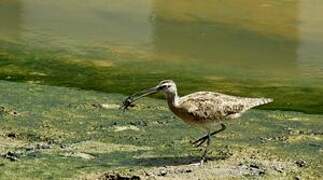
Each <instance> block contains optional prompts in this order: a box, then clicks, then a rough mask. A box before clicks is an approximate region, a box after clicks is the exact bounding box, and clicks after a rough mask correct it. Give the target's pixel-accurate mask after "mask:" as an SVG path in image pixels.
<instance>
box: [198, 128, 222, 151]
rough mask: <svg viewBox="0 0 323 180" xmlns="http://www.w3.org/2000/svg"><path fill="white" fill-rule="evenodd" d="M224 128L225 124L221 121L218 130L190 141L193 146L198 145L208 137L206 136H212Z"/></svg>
mask: <svg viewBox="0 0 323 180" xmlns="http://www.w3.org/2000/svg"><path fill="white" fill-rule="evenodd" d="M225 129H226V126H225V125H224V124H222V123H221V129H219V130H216V131H214V132H212V133H208V134H207V135H205V136H203V137H201V138H199V139H198V140H196V141H194V142H192V144H194V145H195V147H200V146H201V145H202V144H203V143H204V142H205V141H206V140H207V139H208V136H214V135H215V134H217V133H219V132H221V131H224V130H225Z"/></svg>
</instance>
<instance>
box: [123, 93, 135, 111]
mask: <svg viewBox="0 0 323 180" xmlns="http://www.w3.org/2000/svg"><path fill="white" fill-rule="evenodd" d="M134 106H135V104H133V96H128V97H127V98H126V99H125V100H124V101H122V105H121V106H120V109H121V110H123V111H126V110H129V107H134Z"/></svg>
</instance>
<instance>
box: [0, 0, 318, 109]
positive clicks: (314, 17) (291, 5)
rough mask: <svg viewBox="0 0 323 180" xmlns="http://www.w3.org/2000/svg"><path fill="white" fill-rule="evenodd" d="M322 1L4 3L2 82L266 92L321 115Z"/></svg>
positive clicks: (0, 17) (0, 0) (0, 19)
mask: <svg viewBox="0 0 323 180" xmlns="http://www.w3.org/2000/svg"><path fill="white" fill-rule="evenodd" d="M321 9H323V2H322V1H319V0H311V1H308V0H293V1H289V0H285V1H276V0H261V1H259V0H248V1H242V0H235V1H221V0H207V1H203V2H200V1H190V2H187V1H185V0H179V1H171V0H138V1H131V0H125V1H117V0H103V1H102V0H91V1H90V0H83V1H82V2H80V1H77V0H48V1H41V0H0V23H1V24H2V25H1V26H0V66H1V68H0V79H5V80H11V81H26V82H30V83H41V84H51V85H60V86H72V87H80V88H85V89H94V90H100V91H105V92H118V93H125V94H131V93H132V92H134V91H137V90H139V89H142V88H145V87H147V86H152V85H154V84H156V83H157V82H158V81H160V80H162V79H173V80H175V81H176V82H178V86H179V88H180V94H186V93H190V92H192V91H195V90H214V91H220V92H225V93H230V94H235V95H242V96H268V97H273V98H274V99H275V100H276V101H275V103H274V104H272V105H271V106H267V107H268V108H270V109H282V110H297V111H304V112H308V113H323V97H322V93H323V60H322V58H323V51H322V49H323V20H322V18H321V17H322V15H323V12H322V11H321Z"/></svg>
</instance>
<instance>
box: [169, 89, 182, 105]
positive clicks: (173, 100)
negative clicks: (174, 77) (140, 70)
mask: <svg viewBox="0 0 323 180" xmlns="http://www.w3.org/2000/svg"><path fill="white" fill-rule="evenodd" d="M166 99H167V103H168V105H169V106H170V107H176V106H177V101H178V99H179V97H178V95H177V91H175V92H174V93H167V94H166Z"/></svg>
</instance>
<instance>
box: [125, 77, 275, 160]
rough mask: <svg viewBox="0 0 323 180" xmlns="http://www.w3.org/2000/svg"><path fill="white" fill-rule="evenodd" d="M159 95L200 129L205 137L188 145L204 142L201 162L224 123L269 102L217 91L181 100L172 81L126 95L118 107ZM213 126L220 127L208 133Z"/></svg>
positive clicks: (190, 95)
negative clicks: (164, 97)
mask: <svg viewBox="0 0 323 180" xmlns="http://www.w3.org/2000/svg"><path fill="white" fill-rule="evenodd" d="M157 92H163V93H164V94H165V96H166V99H167V103H168V107H169V109H170V110H171V111H172V112H173V113H174V114H176V116H178V117H179V118H181V119H182V120H184V121H185V122H186V123H188V124H191V125H194V126H198V127H202V128H203V129H205V130H206V131H207V134H206V135H205V136H203V137H201V138H199V139H197V140H196V141H194V142H192V143H193V144H194V145H195V146H196V147H199V146H201V145H202V144H204V143H205V142H206V143H207V144H206V148H205V150H204V153H203V155H202V162H203V160H204V159H205V156H206V153H207V151H208V147H209V145H210V142H211V136H213V135H215V134H217V133H219V132H221V131H223V130H225V128H226V126H225V125H224V124H223V123H224V122H225V121H228V120H230V119H235V118H238V117H240V116H241V114H242V113H244V112H245V111H247V110H248V109H251V108H253V107H256V106H260V105H263V104H267V103H270V102H272V101H273V100H272V99H270V98H247V97H237V96H230V95H225V94H221V93H217V92H207V91H201V92H195V93H192V94H189V95H187V96H184V97H179V96H178V94H177V88H176V84H175V82H174V81H172V80H164V81H161V82H160V83H159V84H158V85H157V86H155V87H153V88H150V89H147V90H144V91H141V92H139V93H135V94H133V95H132V96H129V97H128V98H127V99H126V100H125V101H124V102H123V106H122V108H123V109H124V110H126V109H127V108H128V106H131V105H132V103H133V102H134V101H136V100H138V99H140V98H142V97H145V96H148V95H151V94H155V93H157ZM214 124H220V125H221V129H219V130H216V131H213V132H212V131H211V130H212V127H214V126H213V125H214Z"/></svg>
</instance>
